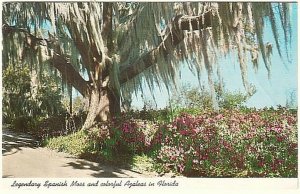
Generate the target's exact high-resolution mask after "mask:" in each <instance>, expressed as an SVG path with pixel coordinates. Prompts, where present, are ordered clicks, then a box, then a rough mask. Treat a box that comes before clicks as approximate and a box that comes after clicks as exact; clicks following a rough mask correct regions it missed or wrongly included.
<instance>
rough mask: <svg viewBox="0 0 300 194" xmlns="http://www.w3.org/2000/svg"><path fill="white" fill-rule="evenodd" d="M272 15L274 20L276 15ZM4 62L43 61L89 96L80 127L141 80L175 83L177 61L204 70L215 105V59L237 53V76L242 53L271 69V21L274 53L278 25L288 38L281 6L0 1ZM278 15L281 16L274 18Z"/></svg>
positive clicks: (106, 113) (107, 111) (113, 108)
mask: <svg viewBox="0 0 300 194" xmlns="http://www.w3.org/2000/svg"><path fill="white" fill-rule="evenodd" d="M275 12H277V13H278V14H279V16H280V17H275V14H274V13H275ZM2 14H3V17H2V18H3V19H2V23H3V25H2V31H3V37H5V38H4V39H3V45H4V47H3V64H4V68H5V67H6V66H7V65H9V64H15V63H17V62H21V61H26V62H30V64H31V65H32V69H39V68H38V67H42V66H45V65H47V64H48V65H50V66H52V67H54V68H53V72H54V74H55V73H57V71H59V72H60V75H61V77H62V79H63V80H64V81H65V82H67V83H68V84H70V85H72V86H73V87H75V88H76V89H77V90H78V91H79V92H80V93H81V94H82V95H83V96H85V97H87V98H89V108H88V115H87V118H86V121H85V124H84V127H83V128H84V129H88V128H90V127H91V126H92V124H93V122H94V120H95V119H96V118H99V119H102V120H106V119H107V118H109V117H111V116H115V115H117V114H119V112H120V101H121V100H124V99H126V98H130V96H131V94H132V92H134V91H137V90H139V89H141V90H143V88H142V81H141V80H142V79H145V80H146V82H147V83H148V85H149V87H150V89H153V87H154V84H155V83H156V84H158V86H159V87H161V86H165V87H166V88H167V89H169V88H170V87H171V86H173V85H175V86H176V79H177V74H178V71H179V69H180V66H181V65H183V64H186V63H187V64H188V65H189V67H190V69H191V70H192V71H193V72H196V73H197V75H198V76H199V77H200V73H201V72H202V71H203V70H205V71H207V75H208V83H209V86H210V96H211V98H212V103H213V107H214V108H215V109H218V104H217V101H216V94H215V87H214V80H213V73H214V72H213V71H214V70H215V69H216V70H217V69H218V67H217V66H216V64H217V63H215V61H216V60H217V58H218V57H219V56H222V55H226V54H227V53H229V52H230V51H232V50H236V51H237V52H236V53H237V57H238V60H239V62H240V69H241V75H242V81H243V84H244V86H245V88H246V90H247V91H248V92H249V93H251V87H250V84H249V83H248V81H247V64H248V63H247V62H248V61H247V60H246V58H247V57H246V56H247V55H249V54H250V55H251V57H252V58H251V60H252V62H253V65H254V68H257V65H258V59H259V54H261V56H262V59H263V62H264V64H265V67H266V69H267V70H268V72H270V61H269V59H268V57H269V56H270V54H271V51H272V45H270V44H264V42H263V29H264V23H265V22H270V24H271V26H272V30H273V35H274V37H275V40H276V46H277V49H278V51H279V54H280V55H281V54H282V48H281V45H280V44H279V42H278V31H277V29H278V25H280V27H281V28H283V30H284V38H285V42H286V44H288V43H289V41H290V23H289V4H287V3H204V2H193V3H190V2H185V3H173V2H172V3H157V2H155V3H138V2H135V3H126V2H122V3H120V2H114V3H110V2H104V3H99V2H84V3H83V2H78V3H74V2H72V3H53V2H51V3H47V2H42V3H28V2H26V3H23V2H17V3H11V2H7V3H3V13H2ZM277 20H279V21H277Z"/></svg>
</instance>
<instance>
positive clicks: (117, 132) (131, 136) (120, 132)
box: [90, 116, 158, 153]
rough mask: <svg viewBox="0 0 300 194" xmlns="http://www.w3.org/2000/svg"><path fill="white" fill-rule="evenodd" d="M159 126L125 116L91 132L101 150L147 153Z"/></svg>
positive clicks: (151, 122) (103, 124) (101, 125)
mask: <svg viewBox="0 0 300 194" xmlns="http://www.w3.org/2000/svg"><path fill="white" fill-rule="evenodd" d="M157 129H158V125H157V124H156V123H155V122H153V121H148V120H141V119H134V118H130V117H129V116H123V117H121V118H117V119H114V120H113V121H110V122H108V123H102V124H100V125H99V126H97V127H96V129H94V130H92V131H91V132H90V137H91V138H92V139H94V140H96V141H97V142H98V145H99V146H100V149H101V150H105V149H109V150H110V151H111V152H117V153H145V152H147V151H148V150H149V148H150V143H151V139H152V137H153V136H154V133H155V131H157Z"/></svg>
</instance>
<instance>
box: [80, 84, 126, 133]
mask: <svg viewBox="0 0 300 194" xmlns="http://www.w3.org/2000/svg"><path fill="white" fill-rule="evenodd" d="M120 113H121V109H120V96H119V95H117V94H116V92H113V91H112V90H111V89H109V88H108V87H106V88H102V89H93V90H92V91H91V94H90V102H89V109H88V114H87V118H86V120H85V123H84V125H83V127H82V129H83V130H88V129H90V128H91V127H93V125H94V122H95V121H107V120H108V119H111V118H113V117H116V116H118V115H119V114H120Z"/></svg>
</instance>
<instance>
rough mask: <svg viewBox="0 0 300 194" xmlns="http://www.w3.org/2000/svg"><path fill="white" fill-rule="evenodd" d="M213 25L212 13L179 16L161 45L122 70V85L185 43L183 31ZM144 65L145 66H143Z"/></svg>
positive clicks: (120, 79)
mask: <svg viewBox="0 0 300 194" xmlns="http://www.w3.org/2000/svg"><path fill="white" fill-rule="evenodd" d="M211 25H212V13H211V12H210V11H209V12H206V13H205V14H204V15H201V16H182V15H181V16H177V17H175V18H174V20H173V21H172V23H171V27H169V33H168V35H167V36H166V38H165V39H164V40H163V41H162V42H161V43H160V45H159V46H158V47H157V48H155V49H153V50H151V51H149V52H148V53H145V54H144V55H142V56H141V57H140V58H138V59H137V60H136V61H135V62H134V63H132V64H127V65H125V66H123V67H121V68H120V77H119V81H120V83H121V84H122V83H125V82H127V81H129V80H131V79H133V78H134V77H135V76H137V75H138V74H140V73H142V72H143V71H144V70H146V69H147V68H149V67H150V66H152V65H154V64H155V63H156V62H157V56H158V53H159V54H163V56H167V55H168V54H169V53H171V52H172V51H173V49H174V48H175V47H176V46H177V45H178V44H179V43H181V41H183V39H184V36H183V30H201V29H205V28H208V27H211ZM142 65H143V66H142Z"/></svg>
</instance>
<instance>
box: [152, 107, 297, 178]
mask: <svg viewBox="0 0 300 194" xmlns="http://www.w3.org/2000/svg"><path fill="white" fill-rule="evenodd" d="M152 145H156V148H157V149H158V151H157V155H156V156H157V161H158V162H160V163H162V164H163V166H164V168H165V170H172V171H176V172H179V173H183V174H186V175H190V176H205V177H219V176H221V177H226V176H229V177H232V176H234V177H238V176H242V177H297V119H296V114H295V113H292V112H291V111H289V110H287V109H285V108H278V109H277V110H275V109H263V110H255V109H253V110H251V109H247V110H245V111H240V110H236V109H233V110H223V111H221V112H220V113H215V112H212V111H207V112H203V113H202V114H200V115H198V116H193V115H190V114H182V115H180V116H178V117H177V118H176V119H175V120H174V121H173V122H172V123H170V124H166V125H164V126H160V129H159V131H158V132H157V133H156V135H155V137H154V138H153V141H152Z"/></svg>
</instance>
